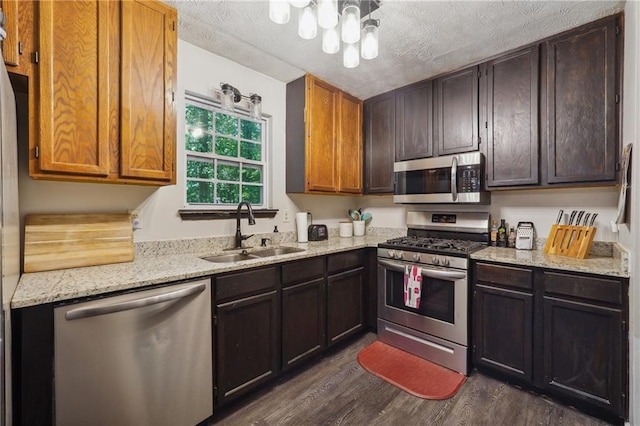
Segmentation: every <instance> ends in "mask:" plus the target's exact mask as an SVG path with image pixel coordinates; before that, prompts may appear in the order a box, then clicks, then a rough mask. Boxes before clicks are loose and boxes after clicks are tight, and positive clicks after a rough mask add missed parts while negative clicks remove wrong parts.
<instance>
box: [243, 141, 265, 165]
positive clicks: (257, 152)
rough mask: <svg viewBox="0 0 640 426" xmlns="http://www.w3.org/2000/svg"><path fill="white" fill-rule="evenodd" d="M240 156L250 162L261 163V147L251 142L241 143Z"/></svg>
mask: <svg viewBox="0 0 640 426" xmlns="http://www.w3.org/2000/svg"><path fill="white" fill-rule="evenodd" d="M240 156H241V157H242V158H247V159H249V160H255V161H261V160H262V150H261V145H260V144H257V143H251V142H240Z"/></svg>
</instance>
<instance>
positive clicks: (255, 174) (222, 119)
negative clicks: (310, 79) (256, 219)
mask: <svg viewBox="0 0 640 426" xmlns="http://www.w3.org/2000/svg"><path fill="white" fill-rule="evenodd" d="M267 134H268V132H267V120H265V119H261V120H256V119H253V118H251V117H250V116H249V115H248V113H244V112H242V111H234V112H231V111H226V110H224V109H222V108H221V107H220V105H219V104H218V103H217V102H215V101H213V100H210V99H207V98H204V97H201V96H198V95H193V94H187V96H186V109H185V138H184V141H185V152H186V161H187V165H186V175H187V176H186V206H187V207H188V208H202V207H206V208H215V207H221V208H229V207H235V206H236V205H237V204H238V203H239V202H240V201H248V202H250V203H251V204H252V205H253V206H255V207H258V208H266V207H267V187H266V185H265V182H266V180H267V179H266V176H267V161H266V160H267V159H266V153H267V149H266V148H267V147H266V140H267V138H266V135H267Z"/></svg>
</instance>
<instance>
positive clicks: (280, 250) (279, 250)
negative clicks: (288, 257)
mask: <svg viewBox="0 0 640 426" xmlns="http://www.w3.org/2000/svg"><path fill="white" fill-rule="evenodd" d="M303 251H306V250H305V249H301V248H296V247H274V248H269V249H264V250H260V251H254V252H253V253H251V254H253V255H254V256H258V257H270V256H280V255H281V254H289V253H300V252H303Z"/></svg>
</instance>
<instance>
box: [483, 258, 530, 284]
mask: <svg viewBox="0 0 640 426" xmlns="http://www.w3.org/2000/svg"><path fill="white" fill-rule="evenodd" d="M475 276H476V280H477V281H482V282H485V283H491V284H498V285H503V286H506V287H516V288H520V289H525V290H531V289H532V288H533V271H532V270H531V269H522V268H513V267H511V266H498V265H490V264H487V263H476V270H475Z"/></svg>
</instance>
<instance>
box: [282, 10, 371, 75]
mask: <svg viewBox="0 0 640 426" xmlns="http://www.w3.org/2000/svg"><path fill="white" fill-rule="evenodd" d="M380 3H381V0H289V2H286V1H283V0H269V17H270V18H271V20H272V21H273V22H275V23H276V24H286V23H287V22H289V16H290V6H293V7H296V8H298V9H299V11H298V35H299V36H300V37H302V38H303V39H305V40H311V39H314V38H315V37H316V36H317V34H318V26H320V28H322V51H323V52H325V53H329V54H334V53H337V52H339V51H340V41H341V40H342V42H343V45H344V47H343V59H342V63H343V65H344V66H345V67H347V68H355V67H357V66H358V65H359V64H360V56H362V58H363V59H374V58H376V57H377V56H378V27H379V26H380V20H379V19H371V12H373V11H375V10H377V9H378V8H379V7H380ZM367 15H368V19H367V20H365V21H364V22H363V23H362V25H361V24H360V21H361V18H362V17H363V16H367ZM340 21H341V25H338V24H339V23H340ZM358 42H360V45H358ZM354 52H355V54H354Z"/></svg>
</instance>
